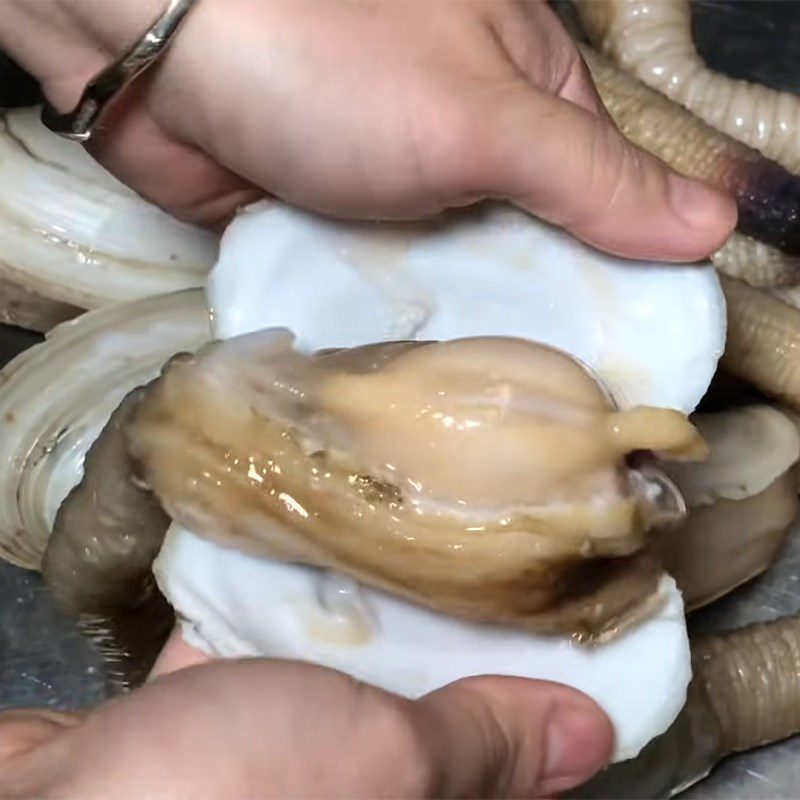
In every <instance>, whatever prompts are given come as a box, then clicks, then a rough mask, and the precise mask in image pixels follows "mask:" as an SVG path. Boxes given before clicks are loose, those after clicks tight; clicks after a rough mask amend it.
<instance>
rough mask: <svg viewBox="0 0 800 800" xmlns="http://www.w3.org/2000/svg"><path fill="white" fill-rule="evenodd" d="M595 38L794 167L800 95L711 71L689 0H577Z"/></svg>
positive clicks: (642, 74) (709, 117) (798, 160)
mask: <svg viewBox="0 0 800 800" xmlns="http://www.w3.org/2000/svg"><path fill="white" fill-rule="evenodd" d="M576 5H577V7H578V12H579V16H580V19H581V23H582V25H583V27H584V29H585V31H586V33H587V35H588V36H589V38H590V40H591V41H592V43H593V44H594V45H595V46H596V47H597V48H598V49H599V50H601V51H602V52H603V53H604V54H606V55H608V56H609V57H611V58H612V59H613V60H614V61H615V63H616V64H617V65H618V66H620V67H622V68H623V69H625V70H628V71H630V72H632V73H633V74H634V75H636V77H637V78H639V79H640V80H642V81H643V82H644V83H645V84H647V85H648V86H650V87H652V88H653V89H657V90H658V91H659V92H662V93H663V94H664V95H666V96H667V97H669V98H671V99H672V100H674V101H676V102H678V103H680V104H681V105H683V106H685V107H686V108H688V109H689V110H690V111H692V112H693V113H694V114H696V115H697V116H698V117H699V118H701V119H702V120H704V121H705V122H706V123H707V124H708V125H711V126H713V127H714V128H716V129H717V130H720V131H723V132H724V133H726V134H727V135H728V136H731V137H733V138H734V139H738V140H739V141H742V142H744V143H746V144H748V145H749V146H750V147H753V148H755V149H757V150H759V151H760V152H762V153H763V154H764V155H765V156H767V157H768V158H771V159H773V160H774V161H776V162H778V163H780V164H782V165H783V166H784V167H785V168H786V169H788V170H790V171H791V172H793V173H800V145H799V144H798V141H799V139H798V133H800V99H798V97H797V96H796V95H794V94H791V93H789V92H778V91H775V90H773V89H770V88H767V87H765V86H761V85H758V84H753V83H749V82H748V81H742V80H734V79H731V78H728V77H727V76H725V75H722V74H720V73H718V72H714V71H713V70H710V69H709V68H708V67H707V66H706V65H705V63H704V62H703V61H702V59H701V58H700V56H699V55H698V53H697V50H696V49H695V46H694V43H693V42H692V32H691V11H690V6H689V2H688V0H600V1H599V2H598V0H577V3H576Z"/></svg>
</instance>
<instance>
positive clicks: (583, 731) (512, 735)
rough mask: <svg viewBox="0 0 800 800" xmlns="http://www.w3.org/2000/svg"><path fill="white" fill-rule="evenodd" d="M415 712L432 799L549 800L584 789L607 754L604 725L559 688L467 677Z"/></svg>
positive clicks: (584, 701)
mask: <svg viewBox="0 0 800 800" xmlns="http://www.w3.org/2000/svg"><path fill="white" fill-rule="evenodd" d="M414 706H415V708H414V711H413V712H412V713H413V715H414V716H415V722H416V723H417V725H418V727H419V731H420V734H419V735H420V736H421V737H422V739H423V741H424V742H425V745H426V750H427V754H428V758H429V760H430V763H431V764H432V765H433V770H432V772H433V787H432V788H433V792H432V796H434V797H466V796H473V797H475V796H480V797H525V798H541V797H549V796H552V795H553V794H555V793H558V792H563V791H566V790H567V789H570V788H572V787H575V786H579V785H580V784H582V783H584V782H586V781H587V780H588V779H589V778H591V777H592V775H594V774H595V772H597V771H598V770H599V769H601V768H602V767H603V766H604V765H605V764H606V763H607V761H608V759H609V757H610V755H611V750H612V746H613V738H614V736H613V730H612V727H611V723H610V722H609V720H608V718H607V717H606V716H605V714H604V713H603V712H602V711H601V710H600V708H598V706H597V705H596V704H595V703H594V702H593V701H592V700H590V699H589V698H588V697H586V696H585V695H583V694H581V693H580V692H577V691H575V690H573V689H570V688H568V687H566V686H562V685H560V684H554V683H547V682H544V681H529V680H523V679H519V678H503V677H494V676H492V677H481V678H470V679H467V680H463V681H459V682H458V683H454V684H451V685H450V686H447V687H445V688H444V689H441V690H439V691H437V692H434V693H433V694H430V695H428V696H426V697H424V698H422V699H421V700H419V701H417V702H416V703H415V704H414Z"/></svg>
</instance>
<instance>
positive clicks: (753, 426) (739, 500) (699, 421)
mask: <svg viewBox="0 0 800 800" xmlns="http://www.w3.org/2000/svg"><path fill="white" fill-rule="evenodd" d="M692 423H693V424H694V425H695V426H696V427H697V429H698V430H699V431H700V434H701V435H702V436H703V439H704V440H705V442H706V443H707V445H708V447H709V458H708V459H707V460H706V461H704V462H702V463H696V464H668V465H665V470H666V472H667V474H668V475H669V476H670V477H671V478H672V480H673V481H675V484H676V486H677V487H678V489H679V490H680V491H681V494H682V495H683V497H684V499H685V501H686V505H687V508H688V514H687V517H686V520H685V521H684V522H683V523H681V525H679V526H677V527H675V528H674V529H673V530H670V531H668V532H666V545H665V556H664V558H665V566H666V568H667V571H668V572H669V573H670V574H671V575H672V576H673V577H674V578H675V581H676V583H677V584H678V587H679V588H680V589H681V591H682V592H683V598H684V603H685V604H686V609H687V611H692V610H694V609H696V608H699V607H700V606H703V605H706V604H707V603H710V602H713V601H714V600H716V599H717V598H719V597H722V596H723V595H725V594H727V593H728V592H730V591H732V590H733V589H735V588H736V587H737V586H739V585H741V584H742V583H745V582H746V581H748V580H750V579H751V578H753V577H755V576H756V575H758V574H760V573H762V572H763V571H764V570H765V569H767V568H768V567H769V566H770V565H771V564H772V563H773V561H774V559H775V557H776V555H777V552H778V549H779V548H780V546H781V544H782V543H783V541H784V540H785V538H786V534H787V532H788V530H789V528H790V526H791V524H792V522H794V520H795V518H796V517H797V512H798V497H797V479H796V476H795V467H796V464H797V461H798V458H800V434H799V433H798V430H797V427H796V425H795V423H794V421H793V420H792V419H791V418H790V417H789V416H787V415H786V414H785V413H783V412H782V411H779V410H778V409H776V408H772V407H771V406H767V405H763V404H759V405H746V406H741V407H738V408H733V409H729V410H725V411H718V412H715V413H707V414H695V415H693V417H692Z"/></svg>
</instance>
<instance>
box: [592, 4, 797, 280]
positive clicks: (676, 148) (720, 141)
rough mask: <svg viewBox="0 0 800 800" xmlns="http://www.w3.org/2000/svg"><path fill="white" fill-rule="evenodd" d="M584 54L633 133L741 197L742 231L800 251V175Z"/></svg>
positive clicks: (793, 270) (789, 269)
mask: <svg viewBox="0 0 800 800" xmlns="http://www.w3.org/2000/svg"><path fill="white" fill-rule="evenodd" d="M592 5H596V6H604V5H606V3H593V4H592ZM582 54H583V56H584V59H585V60H586V62H587V64H588V65H589V68H590V70H591V73H592V78H593V79H594V82H595V85H596V86H597V89H598V92H599V93H600V97H601V99H602V100H603V105H605V107H606V108H607V109H608V112H609V113H610V115H611V117H612V119H613V120H614V122H615V124H616V125H617V127H618V128H619V129H620V131H621V132H622V133H623V134H624V135H625V137H626V138H627V139H629V140H630V141H631V142H633V143H634V144H636V145H638V146H639V147H641V148H643V149H644V150H647V151H649V152H650V153H653V154H654V155H656V156H658V157H659V158H661V159H662V160H663V161H666V162H667V163H668V164H669V165H670V166H671V167H673V169H675V170H677V171H678V172H680V173H682V174H684V175H688V176H690V177H693V178H698V179H700V180H704V181H706V182H708V183H711V184H713V185H715V186H717V187H718V188H720V189H722V190H723V191H725V192H727V193H728V194H730V195H731V196H732V197H733V198H734V199H735V200H736V205H737V208H738V211H739V219H738V223H737V229H738V230H739V232H740V233H741V234H744V235H746V236H750V237H753V238H754V239H756V240H758V241H760V242H762V243H764V244H766V245H769V246H771V247H774V248H778V249H780V250H781V251H784V252H785V253H787V254H789V255H790V256H791V255H797V254H798V253H800V177H798V176H797V175H794V174H792V173H791V172H789V171H787V170H786V169H785V168H783V167H781V166H780V165H779V164H777V163H775V162H774V161H770V160H769V159H767V158H764V157H763V156H762V155H761V154H759V153H758V152H756V151H755V150H751V149H750V148H749V147H746V146H745V145H743V144H741V143H740V142H737V141H735V140H734V139H731V138H729V137H728V136H726V135H725V134H723V133H720V132H719V131H717V130H715V129H714V128H712V127H710V126H709V125H707V124H705V123H704V122H703V121H702V120H700V119H699V118H697V117H696V116H694V115H693V114H691V113H690V112H688V111H686V110H685V109H683V108H681V107H680V106H678V105H676V104H675V103H673V102H672V101H671V100H669V99H668V98H666V97H664V96H663V95H660V94H659V93H658V92H655V91H653V90H652V89H649V88H648V87H647V86H646V85H645V84H643V83H642V82H641V81H639V80H637V79H636V78H635V77H633V76H631V75H629V74H627V73H625V72H622V71H621V70H619V69H617V68H616V67H615V66H614V65H613V64H611V63H610V62H609V61H608V60H606V59H605V58H604V57H603V56H601V55H598V54H597V53H595V52H594V51H592V50H590V49H589V48H586V47H584V48H583V49H582ZM737 238H738V237H737ZM739 247H744V244H740V245H736V246H735V247H734V245H728V248H727V249H723V252H722V253H721V255H720V257H719V258H718V259H717V260H718V261H719V262H720V264H721V265H723V266H724V265H725V264H727V263H731V262H733V260H734V253H733V252H732V250H733V251H735V249H737V248H739ZM748 249H749V250H751V251H753V248H752V247H750V248H748ZM755 254H757V255H760V256H761V258H762V259H764V260H767V259H769V260H770V261H771V262H772V263H773V264H774V262H775V261H776V260H779V259H777V257H775V256H773V255H772V254H770V252H769V250H766V251H765V252H764V253H760V254H759V253H755ZM782 263H783V264H784V267H783V269H784V271H785V272H786V273H789V274H786V275H785V276H781V278H780V279H779V280H781V281H784V282H792V283H796V282H797V280H798V272H797V263H796V259H793V258H787V259H785V260H784V261H783V262H782ZM774 271H775V268H774V266H772V272H773V273H774ZM762 280H763V278H762ZM773 280H776V278H774V277H773Z"/></svg>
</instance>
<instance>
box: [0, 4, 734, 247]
mask: <svg viewBox="0 0 800 800" xmlns="http://www.w3.org/2000/svg"><path fill="white" fill-rule="evenodd" d="M45 5H48V6H49V5H50V4H49V3H35V4H31V3H29V2H25V0H22V2H13V0H12V2H7V4H6V8H5V9H4V13H3V15H0V19H2V20H3V21H0V41H3V42H4V44H5V46H6V47H7V48H8V49H9V50H10V51H11V52H12V53H13V54H14V55H15V56H16V57H17V58H18V59H19V60H20V61H21V62H22V63H23V64H25V65H26V66H27V68H28V69H29V70H31V71H33V72H34V73H35V74H36V75H37V76H38V77H39V78H40V79H41V80H42V81H43V85H44V88H45V91H46V93H47V95H48V96H49V98H50V99H51V101H53V102H54V103H55V105H56V106H57V107H58V108H59V109H60V110H67V109H69V108H71V107H72V106H73V105H74V103H75V102H76V100H77V97H78V96H79V94H80V91H81V89H82V87H83V85H84V84H85V83H86V81H87V80H88V79H89V78H90V77H92V75H93V74H94V73H96V72H97V71H99V69H101V68H102V67H103V66H105V65H106V64H107V63H108V62H109V61H110V60H111V59H112V58H116V57H118V55H119V54H120V53H121V52H122V51H123V50H124V49H125V47H127V46H129V44H130V42H131V41H133V40H134V39H136V38H137V37H138V36H139V35H141V32H142V31H143V30H144V29H146V27H147V26H148V25H149V24H150V22H151V21H152V20H153V19H155V17H156V16H157V15H158V14H159V13H160V12H161V11H162V10H163V7H164V0H138V2H135V3H133V2H108V0H102V1H101V0H60V2H59V1H58V0H54V5H55V8H54V10H51V11H50V13H49V14H48V13H47V11H46V10H44V11H43V10H42V7H43V6H45ZM65 65H69V68H68V69H66V70H65ZM103 123H104V129H103V130H101V131H100V133H99V135H98V138H97V141H96V142H95V143H94V144H93V147H92V149H93V152H94V153H95V154H96V155H97V157H98V158H99V159H100V160H101V161H102V162H103V163H104V164H105V165H106V166H107V167H108V168H109V169H110V170H111V171H112V172H114V173H115V174H117V175H118V176H119V177H120V178H122V180H124V181H126V182H127V183H129V184H130V185H131V186H133V187H134V188H136V189H137V190H138V191H139V192H140V193H142V194H143V195H145V196H146V197H149V198H150V199H152V200H154V201H155V202H157V203H159V204H161V205H163V206H165V207H166V208H168V209H170V210H171V211H172V212H173V213H175V214H177V215H178V216H181V217H184V218H188V219H192V220H196V221H201V222H205V223H208V224H219V223H222V222H224V221H225V220H226V219H227V218H228V217H229V215H230V214H231V213H232V212H233V211H234V210H235V208H236V207H237V206H238V205H240V204H242V203H243V202H246V201H249V200H253V199H255V198H256V197H258V196H259V195H261V194H262V193H263V192H264V191H266V192H268V193H270V194H273V195H276V196H278V197H280V198H282V199H284V200H286V201H288V202H291V203H295V204H298V205H301V206H306V207H310V208H312V209H315V210H317V211H321V212H324V213H329V214H333V215H338V216H344V217H364V218H420V217H426V216H429V215H433V214H436V213H437V212H440V211H442V210H444V209H447V208H452V207H457V206H464V205H468V204H472V203H474V202H476V201H478V200H481V199H484V198H500V199H506V200H510V201H512V202H514V203H517V204H518V205H520V206H522V207H523V208H525V209H527V210H529V211H530V212H532V213H533V214H536V215H538V216H540V217H542V218H544V219H546V220H549V221H551V222H553V223H555V224H557V225H561V226H563V227H565V228H567V229H568V230H570V231H571V232H572V233H574V234H575V235H576V236H578V237H579V238H581V239H584V240H585V241H587V242H590V243H592V244H594V245H596V246H598V247H600V248H603V249H606V250H609V251H611V252H614V253H618V254H622V255H627V256H637V257H652V258H664V259H671V260H695V259H698V258H701V257H704V256H706V255H707V254H709V253H710V252H712V251H713V250H714V249H716V248H717V247H718V246H719V245H720V244H721V243H722V242H723V241H724V239H725V238H726V237H727V236H728V234H729V233H730V231H731V230H732V228H733V225H734V223H735V216H736V211H735V207H734V205H733V202H732V201H730V200H729V199H728V198H725V197H723V196H722V195H721V194H719V193H717V192H716V191H714V190H712V189H711V188H709V187H706V186H703V185H701V184H698V183H695V182H692V181H689V180H686V179H683V178H680V177H678V176H677V175H676V174H674V173H672V172H670V171H669V170H668V169H667V168H666V167H665V166H664V165H663V164H661V163H660V162H658V161H657V160H655V159H654V158H652V157H651V156H649V155H646V154H644V153H643V152H642V151H639V150H637V149H635V148H634V147H633V146H632V145H630V144H627V143H626V142H625V140H624V139H623V138H622V136H621V135H620V134H619V133H618V132H617V131H616V129H615V128H614V127H613V125H612V123H611V122H610V121H609V119H608V117H607V116H606V114H605V112H604V111H603V110H602V106H601V104H600V101H599V100H598V97H597V94H596V93H595V91H594V88H593V86H592V83H591V79H590V77H589V74H588V71H587V69H586V68H585V66H584V64H583V62H582V61H581V59H580V56H579V54H578V52H577V50H576V48H575V47H574V45H573V43H572V41H571V40H570V38H569V36H568V34H567V33H566V31H565V30H564V28H563V27H562V25H561V23H560V22H559V20H558V19H557V18H556V16H555V15H554V13H553V12H552V11H551V9H549V8H548V7H547V6H546V5H545V4H543V3H541V2H526V3H512V2H506V1H505V0H502V1H501V0H471V1H469V2H468V1H467V0H464V1H463V2H458V3H453V2H448V0H444V1H443V2H439V1H438V0H427V1H426V2H413V1H411V2H402V3H398V2H393V1H392V0H388V2H377V1H376V2H358V1H355V0H354V1H353V2H333V1H332V0H322V1H321V2H316V1H313V0H309V1H308V2H298V1H297V0H277V1H275V2H266V1H263V2H254V1H253V0H226V2H222V0H201V2H199V3H198V4H197V6H196V7H195V8H194V9H193V10H192V11H191V12H190V14H189V16H188V18H187V21H186V23H185V25H184V26H183V27H182V28H181V30H180V31H179V32H178V34H177V37H176V39H175V41H174V43H173V45H172V46H171V48H170V49H169V51H168V52H167V54H166V56H165V58H164V59H163V61H162V63H160V64H159V65H158V66H157V67H155V68H154V69H153V70H151V71H149V72H148V73H146V75H145V76H144V77H143V78H142V79H140V80H139V81H138V82H137V84H136V85H135V86H134V87H132V88H131V89H129V90H128V91H127V92H126V93H125V94H124V95H123V98H122V99H121V100H120V101H119V102H118V103H117V104H116V105H115V106H114V107H113V108H112V109H111V110H110V111H109V112H108V115H107V117H106V118H105V119H104V120H103Z"/></svg>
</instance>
